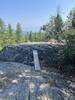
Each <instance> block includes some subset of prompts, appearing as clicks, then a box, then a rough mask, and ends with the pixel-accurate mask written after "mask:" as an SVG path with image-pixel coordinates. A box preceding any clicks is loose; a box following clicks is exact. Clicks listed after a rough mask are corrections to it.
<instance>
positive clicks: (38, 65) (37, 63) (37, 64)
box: [33, 50, 41, 70]
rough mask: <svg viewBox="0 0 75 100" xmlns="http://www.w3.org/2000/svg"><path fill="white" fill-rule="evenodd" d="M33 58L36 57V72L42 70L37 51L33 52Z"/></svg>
mask: <svg viewBox="0 0 75 100" xmlns="http://www.w3.org/2000/svg"><path fill="white" fill-rule="evenodd" d="M33 57H34V66H35V70H41V69H40V63H39V57H38V52H37V50H33Z"/></svg>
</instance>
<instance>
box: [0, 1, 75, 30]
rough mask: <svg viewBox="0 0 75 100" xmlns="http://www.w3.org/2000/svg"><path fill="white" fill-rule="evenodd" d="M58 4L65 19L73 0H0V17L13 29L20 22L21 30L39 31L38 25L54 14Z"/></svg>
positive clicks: (73, 3) (44, 22)
mask: <svg viewBox="0 0 75 100" xmlns="http://www.w3.org/2000/svg"><path fill="white" fill-rule="evenodd" d="M58 6H60V10H61V14H62V17H63V19H64V20H65V18H66V16H67V14H68V13H69V11H70V9H72V8H73V7H75V0H0V17H1V18H2V19H3V20H4V22H5V24H6V25H7V24H9V23H10V24H11V25H12V27H13V28H14V29H15V27H16V23H17V22H20V23H21V25H22V28H23V30H26V31H39V29H40V26H42V25H44V24H46V23H47V22H48V21H49V18H50V16H51V15H55V14H56V11H57V7H58Z"/></svg>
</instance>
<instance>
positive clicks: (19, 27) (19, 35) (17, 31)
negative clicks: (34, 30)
mask: <svg viewBox="0 0 75 100" xmlns="http://www.w3.org/2000/svg"><path fill="white" fill-rule="evenodd" d="M21 33H22V29H21V25H20V23H17V26H16V42H17V43H19V42H20V39H21Z"/></svg>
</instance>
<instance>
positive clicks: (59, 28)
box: [54, 12, 63, 33]
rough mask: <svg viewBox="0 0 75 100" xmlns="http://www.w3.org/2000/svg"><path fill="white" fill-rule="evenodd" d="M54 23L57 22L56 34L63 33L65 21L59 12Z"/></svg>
mask: <svg viewBox="0 0 75 100" xmlns="http://www.w3.org/2000/svg"><path fill="white" fill-rule="evenodd" d="M54 22H55V32H56V33H62V27H63V21H62V17H61V15H60V14H59V12H57V16H56V17H55V20H54Z"/></svg>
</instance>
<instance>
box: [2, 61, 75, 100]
mask: <svg viewBox="0 0 75 100" xmlns="http://www.w3.org/2000/svg"><path fill="white" fill-rule="evenodd" d="M72 84H73V85H72ZM0 100H75V83H72V82H71V81H70V79H68V78H67V77H64V76H63V75H61V74H60V73H59V72H58V71H57V70H56V69H52V68H51V69H48V68H46V69H44V68H43V69H41V70H40V71H35V70H34V67H31V66H28V65H24V64H21V63H13V62H0Z"/></svg>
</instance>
